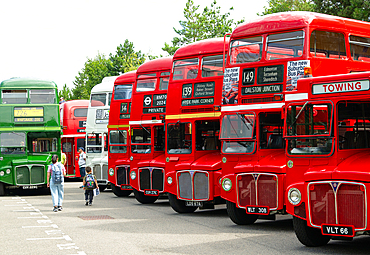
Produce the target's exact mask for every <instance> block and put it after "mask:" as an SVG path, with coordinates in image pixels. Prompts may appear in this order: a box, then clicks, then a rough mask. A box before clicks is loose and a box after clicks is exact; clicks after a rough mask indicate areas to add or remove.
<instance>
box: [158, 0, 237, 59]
mask: <svg viewBox="0 0 370 255" xmlns="http://www.w3.org/2000/svg"><path fill="white" fill-rule="evenodd" d="M216 4H217V2H216V0H214V1H213V2H212V3H211V6H210V7H205V8H204V9H203V12H202V13H200V12H198V10H199V5H194V2H193V0H188V1H187V3H186V6H185V8H184V17H185V19H186V20H184V21H179V23H180V25H181V29H176V28H173V29H174V30H175V32H176V33H177V34H178V35H179V37H174V38H173V39H172V45H170V44H169V43H165V45H164V47H163V48H162V50H163V51H166V52H167V53H168V54H169V55H173V54H174V53H175V51H176V50H177V49H178V48H180V47H181V46H183V45H186V44H189V43H192V42H195V41H199V40H203V39H207V38H215V37H223V36H224V35H225V34H226V33H230V32H231V31H232V28H233V27H234V26H236V25H237V24H239V23H241V22H243V20H241V21H238V22H234V20H233V19H229V16H230V12H227V13H225V14H221V7H220V6H217V5H216ZM230 10H233V8H232V7H231V8H230Z"/></svg>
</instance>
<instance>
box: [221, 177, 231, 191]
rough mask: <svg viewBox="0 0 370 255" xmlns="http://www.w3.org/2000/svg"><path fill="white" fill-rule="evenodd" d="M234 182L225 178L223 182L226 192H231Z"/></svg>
mask: <svg viewBox="0 0 370 255" xmlns="http://www.w3.org/2000/svg"><path fill="white" fill-rule="evenodd" d="M232 186H233V185H232V182H231V180H230V179H229V178H225V179H224V180H223V181H222V188H223V189H224V191H229V190H231V187H232Z"/></svg>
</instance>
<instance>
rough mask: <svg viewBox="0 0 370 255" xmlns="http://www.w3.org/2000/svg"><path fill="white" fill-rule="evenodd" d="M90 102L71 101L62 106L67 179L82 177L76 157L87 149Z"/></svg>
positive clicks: (61, 122) (63, 145)
mask: <svg viewBox="0 0 370 255" xmlns="http://www.w3.org/2000/svg"><path fill="white" fill-rule="evenodd" d="M88 107H89V100H71V101H67V102H65V103H63V104H61V105H60V124H61V126H62V132H63V134H62V136H61V139H62V152H64V153H65V154H66V157H67V163H66V166H65V167H66V171H67V177H81V175H80V170H79V167H78V163H77V160H76V157H77V159H78V155H79V154H78V148H80V147H83V148H85V135H86V131H85V129H86V118H87V108H88Z"/></svg>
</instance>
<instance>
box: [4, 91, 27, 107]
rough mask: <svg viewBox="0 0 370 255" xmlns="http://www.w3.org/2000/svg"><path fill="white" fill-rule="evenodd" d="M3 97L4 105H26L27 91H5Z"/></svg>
mask: <svg viewBox="0 0 370 255" xmlns="http://www.w3.org/2000/svg"><path fill="white" fill-rule="evenodd" d="M1 97H2V101H3V104H26V103H27V90H3V91H2V92H1Z"/></svg>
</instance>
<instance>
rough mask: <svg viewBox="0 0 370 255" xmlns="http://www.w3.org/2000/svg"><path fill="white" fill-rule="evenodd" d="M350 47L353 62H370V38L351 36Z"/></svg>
mask: <svg viewBox="0 0 370 255" xmlns="http://www.w3.org/2000/svg"><path fill="white" fill-rule="evenodd" d="M349 47H350V50H351V56H352V59H353V60H357V61H364V62H370V38H366V37H360V36H355V35H350V36H349Z"/></svg>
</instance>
